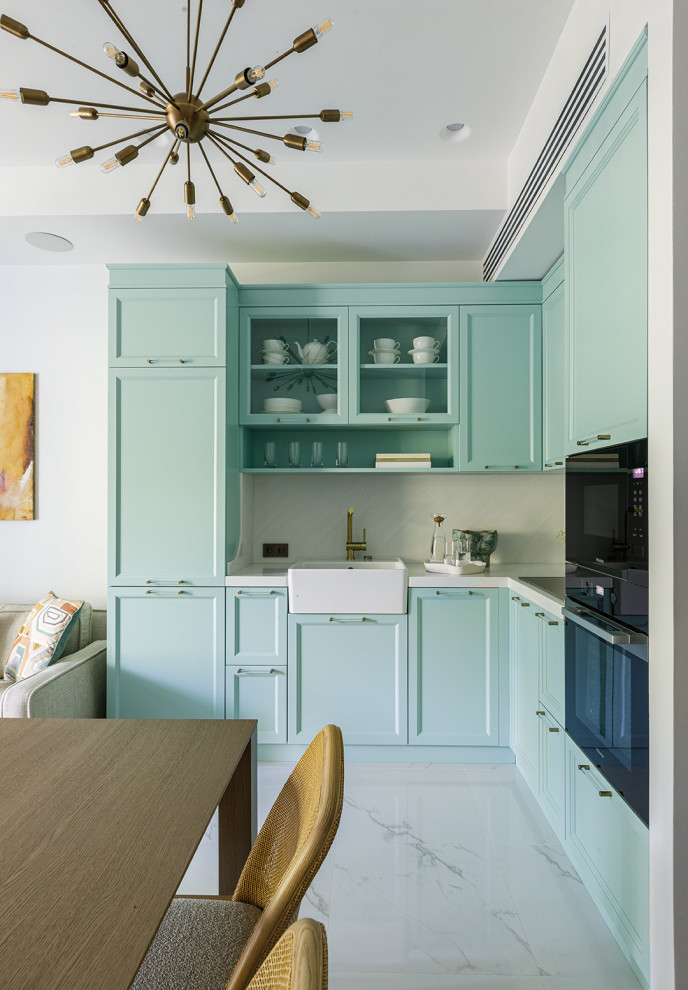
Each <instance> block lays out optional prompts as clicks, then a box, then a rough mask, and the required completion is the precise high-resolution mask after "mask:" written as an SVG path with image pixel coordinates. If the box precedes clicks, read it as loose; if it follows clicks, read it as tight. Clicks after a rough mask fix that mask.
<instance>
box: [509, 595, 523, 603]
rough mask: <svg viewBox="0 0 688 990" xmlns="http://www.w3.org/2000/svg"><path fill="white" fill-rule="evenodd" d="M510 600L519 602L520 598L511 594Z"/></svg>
mask: <svg viewBox="0 0 688 990" xmlns="http://www.w3.org/2000/svg"><path fill="white" fill-rule="evenodd" d="M511 600H512V602H520V600H521V599H520V598H519V597H518V595H512V596H511Z"/></svg>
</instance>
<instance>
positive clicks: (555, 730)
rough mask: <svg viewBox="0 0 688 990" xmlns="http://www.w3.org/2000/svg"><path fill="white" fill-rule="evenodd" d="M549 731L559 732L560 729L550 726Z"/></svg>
mask: <svg viewBox="0 0 688 990" xmlns="http://www.w3.org/2000/svg"><path fill="white" fill-rule="evenodd" d="M547 731H548V732H558V731H559V729H552V728H550V729H548V730H547Z"/></svg>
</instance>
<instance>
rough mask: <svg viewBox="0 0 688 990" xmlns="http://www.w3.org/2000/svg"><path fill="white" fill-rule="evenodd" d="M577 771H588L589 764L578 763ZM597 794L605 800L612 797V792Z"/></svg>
mask: <svg viewBox="0 0 688 990" xmlns="http://www.w3.org/2000/svg"><path fill="white" fill-rule="evenodd" d="M578 769H579V770H582V771H583V772H585V771H586V770H589V769H590V764H589V763H579V764H578ZM597 793H598V794H599V796H600V797H605V798H610V797H614V793H613V791H598V792H597Z"/></svg>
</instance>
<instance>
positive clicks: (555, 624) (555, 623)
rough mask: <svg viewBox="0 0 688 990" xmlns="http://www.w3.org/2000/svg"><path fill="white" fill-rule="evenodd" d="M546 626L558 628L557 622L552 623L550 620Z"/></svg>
mask: <svg viewBox="0 0 688 990" xmlns="http://www.w3.org/2000/svg"><path fill="white" fill-rule="evenodd" d="M547 625H548V626H558V625H559V623H558V622H553V621H552V620H551V619H550V620H549V622H548V623H547Z"/></svg>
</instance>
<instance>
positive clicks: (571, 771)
mask: <svg viewBox="0 0 688 990" xmlns="http://www.w3.org/2000/svg"><path fill="white" fill-rule="evenodd" d="M566 750H567V756H566V774H567V797H568V813H567V819H568V820H567V835H568V842H567V845H569V846H571V850H570V852H571V855H572V858H573V859H574V863H575V864H576V866H577V867H578V868H579V870H580V872H581V873H582V875H583V878H584V879H585V881H586V886H588V889H589V890H590V893H591V894H592V896H593V898H594V899H595V901H596V902H597V903H598V905H599V906H600V907H601V908H602V909H603V912H604V913H605V914H606V915H607V916H608V917H610V918H611V922H612V925H613V927H615V928H616V930H617V932H618V934H619V937H620V938H621V940H622V942H623V944H624V946H625V947H626V948H627V949H628V951H629V952H630V954H631V956H632V958H633V959H634V960H635V961H636V962H637V964H638V966H639V967H640V969H641V971H642V972H645V973H647V972H648V968H647V966H648V946H649V941H648V940H649V840H648V830H647V827H646V826H645V825H644V824H643V822H641V820H640V819H639V818H638V817H637V815H635V814H634V813H633V812H632V811H631V810H630V808H629V807H628V805H627V804H626V803H625V802H624V800H623V798H621V797H620V796H619V795H618V794H617V792H616V791H615V790H614V789H613V788H612V787H611V785H610V784H609V783H608V782H607V781H606V780H605V778H604V777H603V776H602V775H601V774H600V773H599V772H598V771H597V769H596V768H595V767H594V766H593V765H591V763H590V761H589V759H588V758H587V757H586V756H585V755H584V754H583V753H582V752H581V750H579V749H578V747H577V746H576V745H575V743H573V742H572V741H571V739H570V738H568V737H567V747H566ZM589 881H590V882H589Z"/></svg>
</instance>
